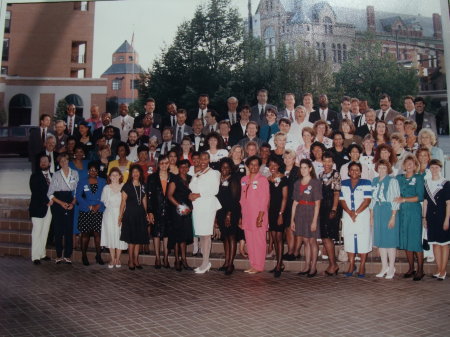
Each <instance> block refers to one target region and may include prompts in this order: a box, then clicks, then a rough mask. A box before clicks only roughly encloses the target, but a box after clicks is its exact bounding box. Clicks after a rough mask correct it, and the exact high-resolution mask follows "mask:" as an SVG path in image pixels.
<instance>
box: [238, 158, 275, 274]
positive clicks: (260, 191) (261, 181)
mask: <svg viewBox="0 0 450 337" xmlns="http://www.w3.org/2000/svg"><path fill="white" fill-rule="evenodd" d="M245 165H246V166H247V168H248V171H249V175H247V176H244V177H242V179H241V201H240V203H241V207H242V220H241V221H242V223H241V226H242V229H243V230H244V233H245V241H246V242H247V250H248V258H249V260H250V269H248V270H246V271H245V272H246V273H250V274H256V273H259V272H261V271H263V270H264V263H265V259H266V232H267V227H268V222H269V221H268V214H267V213H268V211H269V200H270V192H269V182H268V181H267V178H266V177H264V176H263V175H261V174H260V173H259V169H260V167H261V158H259V157H257V156H251V157H249V158H247V160H246V161H245Z"/></svg>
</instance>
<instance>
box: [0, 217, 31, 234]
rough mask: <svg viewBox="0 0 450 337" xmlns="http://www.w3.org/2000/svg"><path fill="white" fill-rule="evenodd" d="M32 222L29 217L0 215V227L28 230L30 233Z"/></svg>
mask: <svg viewBox="0 0 450 337" xmlns="http://www.w3.org/2000/svg"><path fill="white" fill-rule="evenodd" d="M32 228H33V224H32V223H31V220H30V219H20V218H19V219H17V218H3V217H0V229H7V230H15V231H22V232H28V233H29V234H31V229H32Z"/></svg>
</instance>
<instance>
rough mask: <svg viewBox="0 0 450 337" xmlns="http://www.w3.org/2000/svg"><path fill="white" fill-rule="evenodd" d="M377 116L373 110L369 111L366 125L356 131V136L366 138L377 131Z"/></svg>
mask: <svg viewBox="0 0 450 337" xmlns="http://www.w3.org/2000/svg"><path fill="white" fill-rule="evenodd" d="M375 116H376V114H375V111H374V110H373V109H369V110H367V112H366V113H365V114H364V117H365V121H366V123H365V124H363V125H361V126H360V127H358V128H357V129H356V131H355V134H356V135H358V136H360V137H361V138H364V137H365V136H366V135H367V134H369V133H372V132H373V131H375V124H376V117H375Z"/></svg>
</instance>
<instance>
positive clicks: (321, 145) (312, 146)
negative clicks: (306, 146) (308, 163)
mask: <svg viewBox="0 0 450 337" xmlns="http://www.w3.org/2000/svg"><path fill="white" fill-rule="evenodd" d="M316 147H320V148H321V149H322V154H323V153H325V151H326V150H327V148H326V147H325V145H323V144H322V143H321V142H314V143H312V144H311V147H310V154H309V156H310V157H311V160H312V161H314V160H316V157H315V156H314V153H313V150H314V148H316Z"/></svg>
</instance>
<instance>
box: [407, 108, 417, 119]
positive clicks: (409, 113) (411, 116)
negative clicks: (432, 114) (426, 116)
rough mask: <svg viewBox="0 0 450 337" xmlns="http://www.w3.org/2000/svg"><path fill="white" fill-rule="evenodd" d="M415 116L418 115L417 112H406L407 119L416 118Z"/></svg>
mask: <svg viewBox="0 0 450 337" xmlns="http://www.w3.org/2000/svg"><path fill="white" fill-rule="evenodd" d="M415 115H416V110H413V111H406V118H414V116H415ZM414 119H415V118H414Z"/></svg>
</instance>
